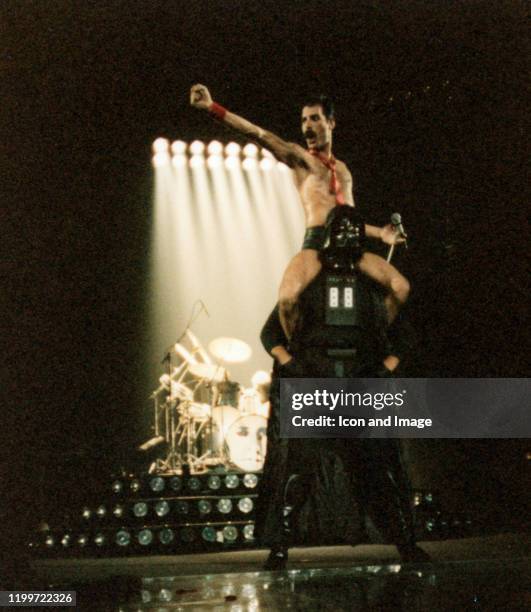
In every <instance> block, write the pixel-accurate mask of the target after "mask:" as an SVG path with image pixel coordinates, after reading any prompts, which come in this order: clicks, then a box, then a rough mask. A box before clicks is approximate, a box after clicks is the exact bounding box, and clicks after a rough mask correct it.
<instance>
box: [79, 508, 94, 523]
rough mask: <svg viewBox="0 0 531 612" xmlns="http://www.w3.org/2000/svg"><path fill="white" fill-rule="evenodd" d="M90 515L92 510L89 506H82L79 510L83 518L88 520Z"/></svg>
mask: <svg viewBox="0 0 531 612" xmlns="http://www.w3.org/2000/svg"><path fill="white" fill-rule="evenodd" d="M91 515H92V512H91V511H90V508H87V507H86V506H85V507H84V508H83V510H82V512H81V516H82V517H83V518H84V519H85V520H88V519H89V518H90V517H91Z"/></svg>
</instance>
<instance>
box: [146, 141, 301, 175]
mask: <svg viewBox="0 0 531 612" xmlns="http://www.w3.org/2000/svg"><path fill="white" fill-rule="evenodd" d="M205 153H206V154H207V155H208V157H205ZM242 155H243V161H242V159H241V157H242ZM259 157H260V158H261V159H259ZM152 162H153V166H154V167H155V168H161V167H164V166H168V165H170V164H171V165H173V166H174V167H175V168H182V167H185V166H186V165H189V166H190V167H191V168H200V167H203V166H204V165H205V164H206V165H207V167H208V168H210V169H211V170H212V169H215V168H221V167H222V166H225V168H227V169H228V170H231V169H235V168H238V167H239V166H240V164H241V167H242V168H243V169H244V170H254V169H258V168H260V169H261V170H272V169H273V168H274V167H275V166H276V167H278V168H279V169H280V170H283V171H289V168H288V167H287V166H286V165H285V164H283V163H281V162H277V161H276V160H275V158H274V157H273V155H272V154H271V153H270V152H269V151H268V150H267V149H262V148H258V147H257V146H256V145H255V144H253V143H248V144H246V145H245V146H244V147H243V148H242V147H241V146H240V145H239V144H238V143H236V142H229V143H228V144H227V145H223V144H222V143H221V142H218V141H217V140H213V141H212V142H210V143H209V144H208V145H206V144H205V143H204V142H201V141H200V140H194V141H193V142H192V143H190V144H188V143H186V142H184V141H183V140H175V141H174V142H172V143H171V144H170V142H169V140H167V139H166V138H157V140H155V142H154V143H153V158H152Z"/></svg>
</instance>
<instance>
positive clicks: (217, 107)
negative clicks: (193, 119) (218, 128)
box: [208, 102, 227, 121]
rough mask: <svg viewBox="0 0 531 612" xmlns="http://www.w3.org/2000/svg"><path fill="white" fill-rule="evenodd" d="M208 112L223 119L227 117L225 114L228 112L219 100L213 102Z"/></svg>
mask: <svg viewBox="0 0 531 612" xmlns="http://www.w3.org/2000/svg"><path fill="white" fill-rule="evenodd" d="M208 112H209V113H210V114H211V115H212V117H214V118H216V119H219V120H220V121H223V119H225V115H226V114H227V109H226V108H224V107H223V106H221V104H218V103H217V102H212V104H211V105H210V107H209V109H208Z"/></svg>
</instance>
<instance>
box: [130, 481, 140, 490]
mask: <svg viewBox="0 0 531 612" xmlns="http://www.w3.org/2000/svg"><path fill="white" fill-rule="evenodd" d="M129 488H130V489H131V491H133V493H136V492H137V491H140V480H138V478H135V479H133V480H131V483H130V484H129Z"/></svg>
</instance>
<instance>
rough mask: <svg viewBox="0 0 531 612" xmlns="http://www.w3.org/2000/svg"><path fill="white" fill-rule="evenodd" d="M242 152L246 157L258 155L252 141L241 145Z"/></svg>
mask: <svg viewBox="0 0 531 612" xmlns="http://www.w3.org/2000/svg"><path fill="white" fill-rule="evenodd" d="M243 154H244V155H245V156H246V157H257V156H258V147H257V146H256V145H255V144H253V143H252V142H250V143H248V144H246V145H245V146H244V147H243Z"/></svg>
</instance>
